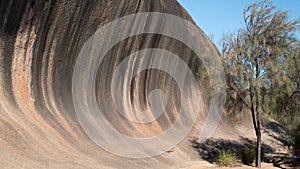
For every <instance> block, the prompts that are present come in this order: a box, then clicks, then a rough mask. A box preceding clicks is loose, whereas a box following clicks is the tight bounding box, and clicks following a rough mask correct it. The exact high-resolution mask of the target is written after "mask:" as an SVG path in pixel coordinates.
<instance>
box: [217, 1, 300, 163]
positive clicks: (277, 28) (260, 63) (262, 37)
mask: <svg viewBox="0 0 300 169" xmlns="http://www.w3.org/2000/svg"><path fill="white" fill-rule="evenodd" d="M243 16H244V21H245V27H244V28H241V29H239V31H238V32H237V33H236V34H231V35H230V34H229V35H226V36H225V37H224V40H223V44H222V47H223V48H222V54H223V58H222V59H223V62H224V66H225V72H226V74H227V83H228V93H229V95H230V97H231V99H229V100H228V101H231V102H232V98H234V102H236V103H242V105H243V107H244V106H245V107H246V108H248V109H249V110H250V111H251V115H252V122H253V126H254V129H255V134H256V138H257V153H256V167H258V168H260V166H261V141H262V140H261V120H262V113H266V110H265V107H266V106H265V105H266V102H265V100H266V96H268V95H273V96H274V97H276V96H275V95H276V92H272V90H270V89H271V86H272V85H275V84H276V83H277V82H280V78H282V77H283V75H284V76H286V75H287V71H286V66H287V65H288V62H290V60H291V59H290V57H291V56H292V55H291V54H290V52H291V51H293V50H294V49H295V43H297V38H296V35H295V32H296V31H297V27H298V24H299V20H289V18H288V13H287V12H286V11H280V10H276V8H275V6H273V5H272V4H271V3H269V2H268V1H267V0H264V1H261V2H258V3H254V4H252V5H250V6H249V7H247V8H246V9H244V13H243ZM271 92H272V93H271ZM232 93H234V97H232Z"/></svg>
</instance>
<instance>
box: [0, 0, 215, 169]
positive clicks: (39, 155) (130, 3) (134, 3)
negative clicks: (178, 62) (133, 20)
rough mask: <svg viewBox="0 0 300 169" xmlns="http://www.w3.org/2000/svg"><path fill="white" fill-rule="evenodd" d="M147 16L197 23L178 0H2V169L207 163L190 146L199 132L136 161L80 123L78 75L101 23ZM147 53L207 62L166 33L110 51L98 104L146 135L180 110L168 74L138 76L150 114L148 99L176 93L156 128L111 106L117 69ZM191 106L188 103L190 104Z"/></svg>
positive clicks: (121, 125) (139, 95) (126, 129)
mask: <svg viewBox="0 0 300 169" xmlns="http://www.w3.org/2000/svg"><path fill="white" fill-rule="evenodd" d="M139 12H163V13H169V14H173V15H176V16H179V17H181V18H184V19H187V20H189V21H191V22H193V21H192V19H191V17H190V16H189V15H188V14H187V12H186V11H185V10H184V9H183V8H182V7H181V6H180V5H179V4H178V2H177V1H176V0H149V1H148V0H115V1H112V0H88V1H87V0H66V1H64V0H2V1H1V2H0V19H1V22H0V154H1V158H0V168H9V169H13V168H28V169H29V168H30V169H32V168H70V169H71V168H72V169H74V168H84V169H88V168H93V169H94V168H106V169H107V168H180V167H185V166H190V165H191V164H192V163H194V162H197V160H199V157H198V155H197V152H195V151H194V150H193V148H192V147H191V146H190V142H189V139H191V137H196V136H197V135H195V132H193V131H194V130H193V131H192V132H191V133H190V134H189V136H188V137H187V138H186V139H185V140H184V141H183V142H182V143H180V144H179V145H178V146H177V147H175V148H174V150H172V151H169V152H168V153H164V154H163V155H160V156H156V157H153V158H147V159H128V158H122V157H119V156H116V155H113V154H110V153H108V152H106V151H104V150H103V149H101V148H100V147H98V146H97V145H96V144H95V143H94V142H92V141H91V140H90V139H89V137H88V136H87V135H86V134H85V132H84V131H83V130H82V128H81V126H80V124H79V122H78V119H77V116H76V113H75V111H74V105H73V100H72V75H73V69H74V65H75V63H76V58H77V56H78V54H79V52H80V50H81V48H82V47H83V45H84V43H85V42H86V40H87V39H88V38H89V37H90V36H91V35H92V34H93V33H94V32H95V31H96V30H97V29H98V28H99V27H100V26H103V25H105V24H107V23H109V22H111V21H113V20H114V19H117V18H120V17H122V16H126V15H129V14H134V13H139ZM128 28H129V29H130V25H128ZM204 37H206V36H204ZM211 45H212V44H211ZM146 48H161V49H166V50H171V51H172V52H173V53H174V54H176V55H177V56H179V57H180V58H181V59H182V60H184V61H185V62H186V63H187V65H188V66H189V67H190V68H191V70H194V72H197V70H198V67H199V65H201V61H200V60H199V59H197V57H195V54H194V53H193V52H192V50H191V49H189V48H188V47H186V46H185V45H183V44H181V43H179V42H178V41H176V40H175V39H172V38H169V37H165V36H161V35H139V36H135V37H130V38H127V39H125V40H124V41H122V42H120V43H119V44H117V45H116V46H115V47H114V49H113V50H111V52H110V53H108V54H107V56H106V57H105V59H104V61H103V63H102V65H101V69H99V71H98V74H97V81H96V86H97V91H96V95H97V99H98V102H99V104H100V105H101V104H105V106H106V107H107V109H106V110H107V111H105V116H107V117H108V120H109V121H110V122H111V123H112V124H113V125H114V126H115V127H116V129H117V130H120V131H122V132H123V133H126V134H128V135H136V136H139V137H149V136H153V135H157V134H159V133H161V132H163V131H164V130H165V129H167V128H168V127H170V126H171V125H172V122H173V121H174V119H176V117H177V113H178V108H177V107H176V99H177V98H178V96H179V94H178V91H177V89H178V87H177V86H176V83H175V82H174V81H173V80H172V78H170V77H169V76H168V75H167V74H166V73H163V72H160V71H157V70H149V71H143V72H141V73H140V74H139V76H137V77H136V78H135V83H134V84H133V86H132V91H129V94H130V95H131V96H132V97H131V98H130V102H132V104H133V105H135V106H136V107H137V108H139V109H142V110H143V109H147V108H149V102H148V97H147V95H148V93H149V91H150V90H152V89H153V88H154V87H157V86H160V87H161V89H163V90H164V91H165V92H166V93H169V94H170V95H171V98H170V102H169V103H168V105H167V109H168V110H169V111H168V112H172V113H167V114H165V115H164V116H163V117H161V118H159V119H158V120H157V121H154V122H152V123H150V124H131V123H128V122H126V121H124V120H122V119H121V118H120V117H119V116H118V115H117V113H116V112H117V111H116V110H115V108H113V107H110V106H112V100H111V99H110V98H109V93H110V88H109V86H110V83H111V78H112V72H113V71H114V70H115V69H116V66H117V65H118V64H119V63H120V62H121V61H122V60H123V59H124V58H125V57H126V56H128V55H129V54H131V53H133V52H135V51H138V50H141V49H146ZM131 68H132V65H128V69H131ZM199 97H202V96H201V95H199ZM140 100H144V101H143V102H141V101H140ZM124 102H125V101H124ZM185 102H186V103H184V104H188V103H189V99H188V98H187V99H186V100H185ZM204 103H205V102H202V103H199V104H201V105H202V112H200V116H199V119H198V121H197V124H196V125H195V127H196V128H198V129H197V130H195V131H197V132H199V126H201V125H200V124H201V123H202V122H203V121H201V119H203V118H204V116H205V114H206V113H205V112H206V108H205V104H204ZM149 128H150V129H149ZM196 134H197V133H196ZM188 163H190V164H188ZM187 164H188V165H187Z"/></svg>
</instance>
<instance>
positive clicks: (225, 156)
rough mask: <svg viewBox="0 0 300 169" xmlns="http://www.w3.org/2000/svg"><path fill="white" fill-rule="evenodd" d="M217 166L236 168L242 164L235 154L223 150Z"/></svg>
mask: <svg viewBox="0 0 300 169" xmlns="http://www.w3.org/2000/svg"><path fill="white" fill-rule="evenodd" d="M217 164H218V165H219V166H225V167H236V166H240V165H241V162H240V160H238V157H237V155H236V154H235V153H234V152H231V151H224V150H222V151H221V153H220V154H219V155H218V157H217Z"/></svg>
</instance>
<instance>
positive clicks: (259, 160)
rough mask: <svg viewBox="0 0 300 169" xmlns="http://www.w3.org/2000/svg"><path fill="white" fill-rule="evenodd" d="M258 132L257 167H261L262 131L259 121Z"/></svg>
mask: <svg viewBox="0 0 300 169" xmlns="http://www.w3.org/2000/svg"><path fill="white" fill-rule="evenodd" d="M256 130H257V132H256V138H257V140H256V167H257V168H260V167H261V132H260V122H259V120H258V121H257V129H256Z"/></svg>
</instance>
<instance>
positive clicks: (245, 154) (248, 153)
mask: <svg viewBox="0 0 300 169" xmlns="http://www.w3.org/2000/svg"><path fill="white" fill-rule="evenodd" d="M255 157H256V148H255V147H244V148H243V149H242V153H241V158H242V162H243V163H244V164H246V165H251V164H253V162H255Z"/></svg>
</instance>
